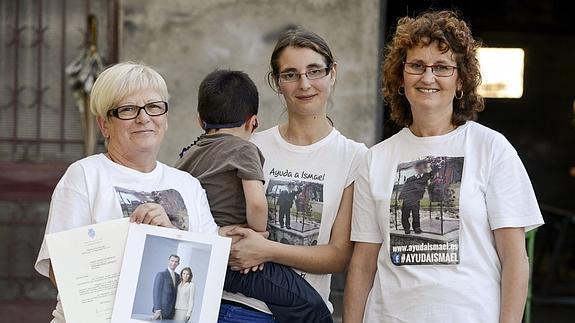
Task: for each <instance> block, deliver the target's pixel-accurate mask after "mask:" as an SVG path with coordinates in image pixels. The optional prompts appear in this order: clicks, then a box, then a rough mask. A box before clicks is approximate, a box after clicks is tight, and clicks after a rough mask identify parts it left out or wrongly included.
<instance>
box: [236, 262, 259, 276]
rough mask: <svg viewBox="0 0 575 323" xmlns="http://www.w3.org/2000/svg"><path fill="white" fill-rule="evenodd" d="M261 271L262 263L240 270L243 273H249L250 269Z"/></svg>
mask: <svg viewBox="0 0 575 323" xmlns="http://www.w3.org/2000/svg"><path fill="white" fill-rule="evenodd" d="M258 270H259V271H262V270H264V264H259V265H257V266H253V267H252V268H246V269H244V270H241V271H240V272H241V273H242V274H244V275H247V274H249V273H250V271H258Z"/></svg>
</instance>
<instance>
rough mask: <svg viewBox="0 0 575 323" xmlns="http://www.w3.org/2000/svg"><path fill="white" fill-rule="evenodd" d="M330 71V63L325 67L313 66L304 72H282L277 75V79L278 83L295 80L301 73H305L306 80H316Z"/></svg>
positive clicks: (297, 79)
mask: <svg viewBox="0 0 575 323" xmlns="http://www.w3.org/2000/svg"><path fill="white" fill-rule="evenodd" d="M330 71H331V65H330V66H327V67H321V68H314V69H311V70H308V71H306V72H305V73H297V72H283V73H280V74H279V75H278V80H279V82H280V83H290V82H297V81H299V79H300V78H301V76H302V75H305V77H307V79H308V80H317V79H320V78H322V77H326V76H327V75H328V74H329V72H330Z"/></svg>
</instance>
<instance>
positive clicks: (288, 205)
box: [266, 179, 323, 246]
mask: <svg viewBox="0 0 575 323" xmlns="http://www.w3.org/2000/svg"><path fill="white" fill-rule="evenodd" d="M266 197H267V201H268V231H269V233H270V239H271V240H274V241H278V242H281V243H286V244H291V245H301V246H314V245H316V244H317V239H318V236H319V228H320V225H321V216H322V210H323V184H322V183H315V182H308V181H301V180H291V181H290V180H278V179H272V180H270V182H269V185H268V187H267V190H266Z"/></svg>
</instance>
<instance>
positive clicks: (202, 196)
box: [190, 183, 218, 234]
mask: <svg viewBox="0 0 575 323" xmlns="http://www.w3.org/2000/svg"><path fill="white" fill-rule="evenodd" d="M198 186H200V184H199V183H198ZM197 201H198V203H197V208H198V216H199V230H198V231H199V232H203V233H215V234H218V226H217V225H216V222H215V221H214V217H213V216H212V212H211V211H210V204H209V203H208V197H207V196H206V191H205V190H204V189H203V188H202V187H201V186H200V187H199V189H198V197H197ZM190 229H191V228H190Z"/></svg>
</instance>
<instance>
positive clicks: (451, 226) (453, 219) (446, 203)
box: [389, 156, 464, 266]
mask: <svg viewBox="0 0 575 323" xmlns="http://www.w3.org/2000/svg"><path fill="white" fill-rule="evenodd" d="M463 159H464V158H463V157H447V156H426V157H423V158H421V159H418V160H412V161H408V162H403V163H400V164H399V165H398V166H397V172H396V177H395V179H394V185H393V192H392V195H391V207H390V215H389V231H390V241H389V245H390V250H389V253H390V256H391V262H392V263H393V264H395V265H397V266H403V265H456V264H459V262H460V259H459V255H460V253H459V241H460V237H459V232H460V231H459V223H460V222H459V221H460V219H459V190H460V187H461V177H462V174H463Z"/></svg>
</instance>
